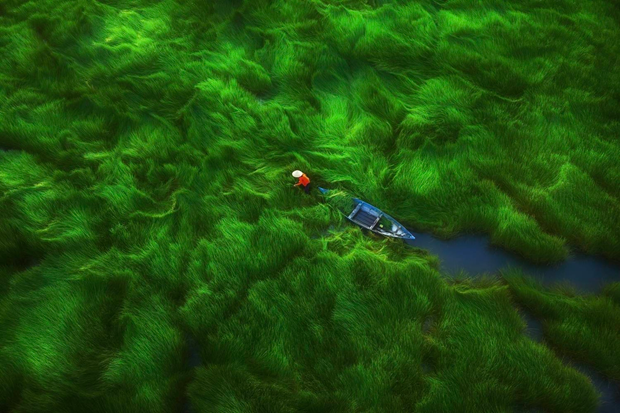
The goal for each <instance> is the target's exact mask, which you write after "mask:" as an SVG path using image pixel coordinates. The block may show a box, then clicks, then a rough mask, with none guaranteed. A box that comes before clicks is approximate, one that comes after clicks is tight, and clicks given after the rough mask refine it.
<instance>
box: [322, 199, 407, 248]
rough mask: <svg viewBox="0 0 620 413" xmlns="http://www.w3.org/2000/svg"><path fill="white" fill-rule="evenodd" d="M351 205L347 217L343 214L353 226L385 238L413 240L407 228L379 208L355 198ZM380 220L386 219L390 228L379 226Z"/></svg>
mask: <svg viewBox="0 0 620 413" xmlns="http://www.w3.org/2000/svg"><path fill="white" fill-rule="evenodd" d="M319 191H321V193H322V194H326V193H327V192H329V189H325V188H321V187H319ZM353 203H354V204H355V206H354V208H353V210H352V211H351V212H349V213H348V215H347V213H345V212H343V214H344V215H345V216H346V217H347V219H348V220H349V221H351V222H353V223H354V224H356V225H359V226H360V227H362V228H364V229H367V230H370V231H372V232H374V233H376V234H379V235H383V236H385V237H392V238H402V239H412V240H413V239H415V237H414V236H413V234H412V233H411V232H409V231H408V230H407V228H405V227H403V226H402V225H401V224H400V223H399V222H398V221H396V220H395V219H394V218H392V217H391V216H389V215H388V214H386V213H385V212H383V211H381V210H380V209H379V208H376V207H374V206H372V205H370V204H369V203H367V202H364V201H362V200H360V199H357V198H353ZM381 218H385V219H387V220H388V221H389V222H390V224H391V227H389V228H386V227H385V226H382V225H380V224H379V221H381Z"/></svg>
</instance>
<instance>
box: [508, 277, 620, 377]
mask: <svg viewBox="0 0 620 413" xmlns="http://www.w3.org/2000/svg"><path fill="white" fill-rule="evenodd" d="M505 278H506V280H507V282H508V285H509V286H510V291H511V293H512V294H513V295H514V297H515V299H516V301H517V302H518V303H519V304H521V305H523V307H524V308H525V309H527V310H528V311H529V312H531V313H532V315H534V316H535V317H536V318H538V319H540V320H541V322H542V326H543V334H544V338H545V342H546V343H547V344H549V345H550V346H552V347H553V349H554V350H556V351H557V352H558V353H560V354H562V355H566V356H568V357H570V358H571V359H573V360H576V361H579V362H580V363H584V364H587V365H590V366H592V367H593V368H595V369H596V370H597V371H599V372H601V373H602V374H603V375H605V376H606V377H607V378H609V379H611V380H615V381H620V352H619V350H618V345H617V343H618V340H619V339H620V306H619V305H618V301H617V300H615V299H616V298H617V297H615V295H614V288H616V286H615V284H612V285H610V286H609V287H607V289H606V290H605V292H604V293H603V294H602V295H600V296H594V295H585V296H582V295H577V294H574V293H572V292H571V290H566V289H564V290H562V289H555V290H554V289H547V288H544V287H543V286H542V285H541V284H539V283H537V282H535V281H534V280H533V279H531V278H526V277H524V276H523V275H521V274H519V273H518V272H512V273H510V274H506V275H505Z"/></svg>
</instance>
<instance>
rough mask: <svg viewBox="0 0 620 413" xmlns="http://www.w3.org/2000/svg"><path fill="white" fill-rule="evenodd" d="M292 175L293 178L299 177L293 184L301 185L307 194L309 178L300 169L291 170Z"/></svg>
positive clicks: (308, 191)
mask: <svg viewBox="0 0 620 413" xmlns="http://www.w3.org/2000/svg"><path fill="white" fill-rule="evenodd" d="M293 176H294V177H295V178H299V181H298V182H297V183H296V184H295V185H294V186H299V185H303V187H304V191H305V192H306V193H307V194H309V193H310V178H308V176H307V175H306V174H305V173H303V172H301V171H293Z"/></svg>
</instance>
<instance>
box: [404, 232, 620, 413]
mask: <svg viewBox="0 0 620 413" xmlns="http://www.w3.org/2000/svg"><path fill="white" fill-rule="evenodd" d="M413 234H414V236H415V238H416V239H415V240H409V241H406V243H407V244H408V245H410V246H412V247H416V248H423V249H425V250H428V251H429V252H430V253H431V254H433V255H436V256H438V257H439V260H440V270H441V271H442V272H443V273H445V274H448V275H454V274H456V273H458V272H459V271H465V272H467V273H468V274H469V275H471V276H476V275H480V274H483V273H487V274H495V273H497V272H498V271H499V270H501V269H506V268H508V267H518V268H521V269H522V270H523V271H524V272H525V273H526V274H528V275H531V276H534V277H536V278H537V279H539V280H541V281H542V282H543V283H545V284H547V285H549V284H553V283H557V282H569V283H570V284H572V285H574V286H575V287H576V288H577V289H578V290H580V291H583V292H592V293H597V292H599V291H600V289H601V287H602V286H604V285H606V284H608V283H610V282H614V281H620V265H617V264H614V263H611V262H608V261H606V260H603V259H601V258H595V257H591V256H587V255H583V254H573V255H572V256H571V257H569V258H568V259H567V260H565V261H564V262H561V263H559V264H556V265H549V266H545V265H535V264H531V263H529V262H527V261H525V260H523V259H521V258H519V257H518V256H516V255H514V254H511V253H509V252H507V251H505V250H502V249H500V248H497V247H493V246H491V245H490V242H489V239H488V238H487V237H485V236H482V235H463V236H460V237H458V238H454V239H451V240H447V241H443V240H440V239H438V238H435V237H433V236H432V235H429V234H422V233H413ZM619 411H620V410H619Z"/></svg>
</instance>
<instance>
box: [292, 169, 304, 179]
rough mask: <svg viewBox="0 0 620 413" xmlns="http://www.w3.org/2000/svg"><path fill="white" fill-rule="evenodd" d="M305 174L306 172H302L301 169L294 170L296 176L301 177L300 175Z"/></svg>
mask: <svg viewBox="0 0 620 413" xmlns="http://www.w3.org/2000/svg"><path fill="white" fill-rule="evenodd" d="M303 174H304V173H303V172H301V171H299V170H297V171H293V176H294V177H295V178H299V177H300V176H302V175H303Z"/></svg>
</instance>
